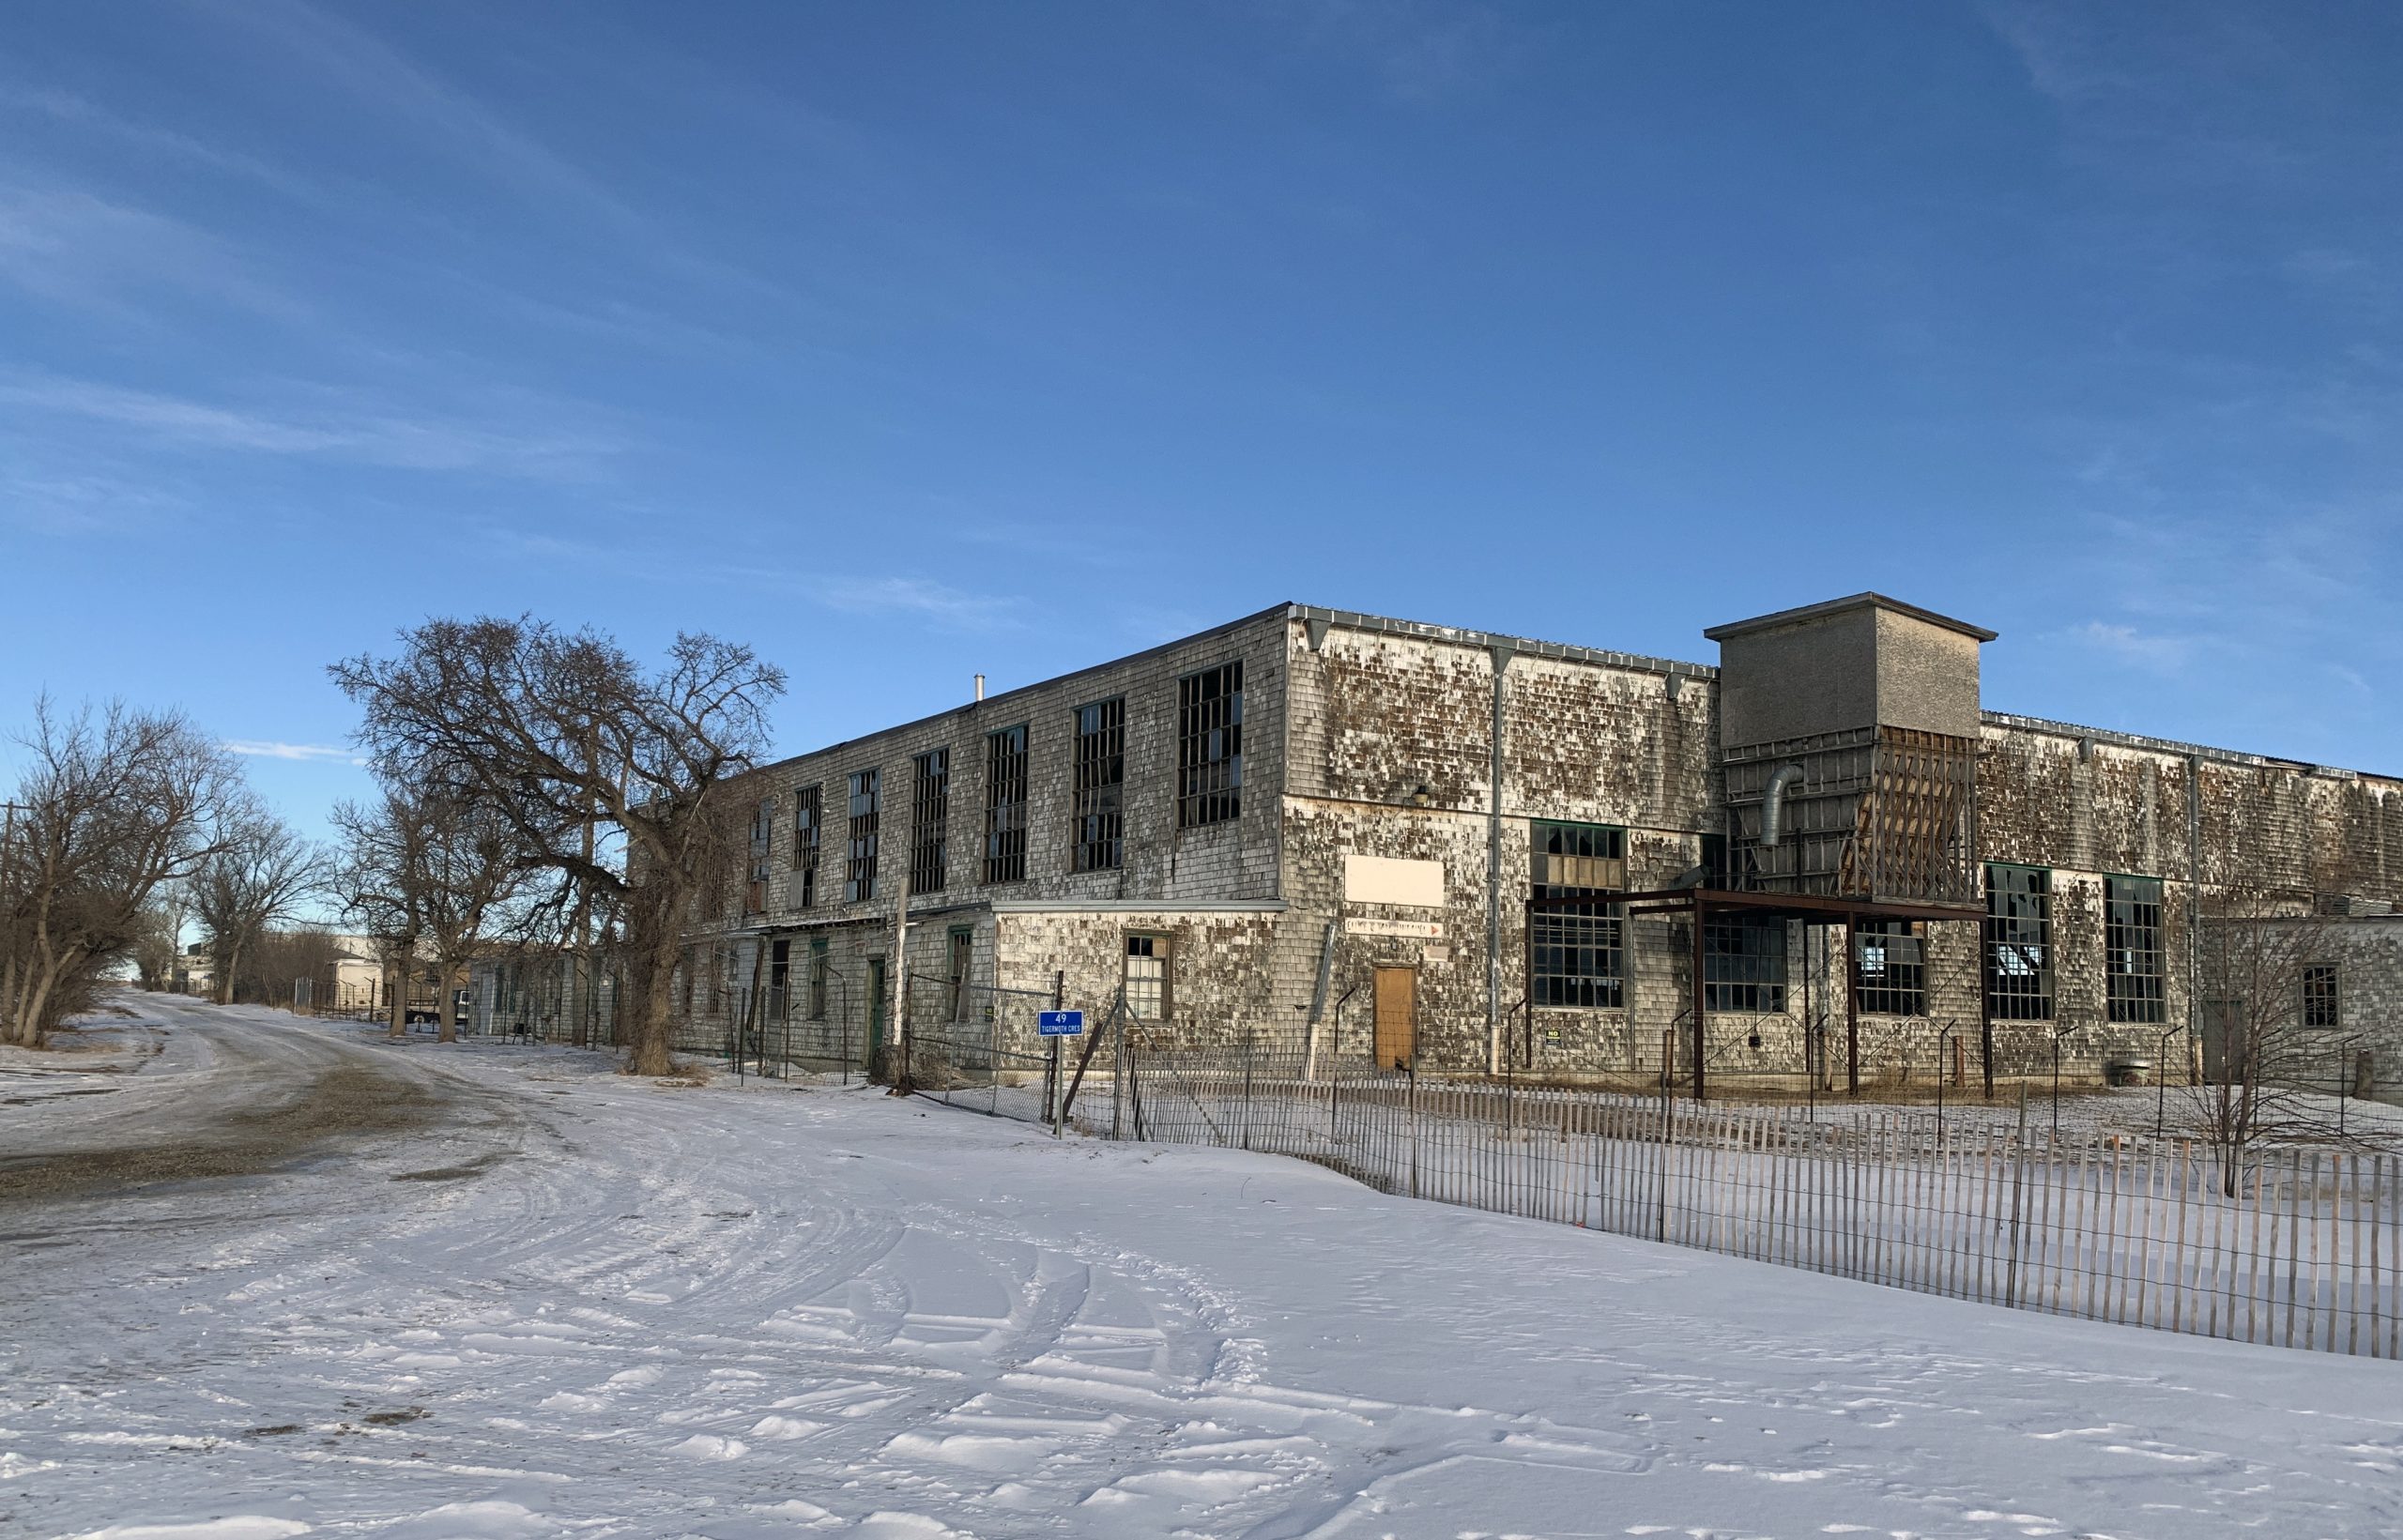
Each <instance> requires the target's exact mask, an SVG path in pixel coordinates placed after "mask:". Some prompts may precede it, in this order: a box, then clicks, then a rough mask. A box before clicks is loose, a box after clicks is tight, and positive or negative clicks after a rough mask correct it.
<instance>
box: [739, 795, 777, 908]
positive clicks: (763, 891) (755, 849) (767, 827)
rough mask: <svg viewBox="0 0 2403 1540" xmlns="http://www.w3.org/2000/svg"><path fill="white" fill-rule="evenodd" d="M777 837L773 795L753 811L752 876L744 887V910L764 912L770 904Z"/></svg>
mask: <svg viewBox="0 0 2403 1540" xmlns="http://www.w3.org/2000/svg"><path fill="white" fill-rule="evenodd" d="M775 838H776V800H775V799H774V798H773V797H770V798H768V799H766V800H763V801H761V802H760V803H759V805H758V807H756V808H753V809H752V810H751V878H750V880H749V881H748V882H747V883H745V884H744V885H743V889H742V912H743V913H745V914H761V913H764V912H766V910H767V907H768V877H769V874H770V873H771V872H772V871H773V869H774V868H773V861H771V859H770V852H771V851H772V850H773V847H774V845H775Z"/></svg>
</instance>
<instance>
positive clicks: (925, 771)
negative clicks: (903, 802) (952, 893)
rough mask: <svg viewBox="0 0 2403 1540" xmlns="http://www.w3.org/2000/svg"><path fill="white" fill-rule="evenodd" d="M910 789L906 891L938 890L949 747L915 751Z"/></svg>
mask: <svg viewBox="0 0 2403 1540" xmlns="http://www.w3.org/2000/svg"><path fill="white" fill-rule="evenodd" d="M916 771H917V773H916V774H915V775H914V776H913V777H912V778H911V791H910V891H911V892H913V893H930V892H939V891H940V890H941V887H942V878H943V864H944V862H943V837H944V833H945V831H946V829H947V827H948V826H949V824H950V822H951V751H950V750H949V749H928V750H927V751H926V753H924V754H922V755H918V757H917V761H916Z"/></svg>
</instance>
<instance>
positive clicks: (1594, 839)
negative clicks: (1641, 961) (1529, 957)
mask: <svg viewBox="0 0 2403 1540" xmlns="http://www.w3.org/2000/svg"><path fill="white" fill-rule="evenodd" d="M1531 835H1532V839H1533V849H1532V851H1531V852H1530V856H1531V865H1532V871H1531V874H1530V875H1531V876H1532V877H1533V879H1534V881H1533V884H1532V887H1531V892H1533V893H1534V895H1535V896H1536V897H1538V898H1542V899H1553V900H1561V901H1564V902H1561V903H1558V904H1556V905H1554V906H1553V907H1545V908H1539V909H1537V910H1536V911H1535V912H1534V917H1533V920H1532V922H1531V924H1532V927H1533V934H1532V935H1531V936H1530V938H1529V944H1530V945H1531V946H1532V947H1533V948H1534V949H1535V957H1534V964H1535V966H1534V970H1533V971H1534V989H1535V1003H1536V1004H1538V1005H1549V1006H1567V1007H1570V1008H1574V1009H1580V1010H1616V1009H1617V1008H1618V1007H1619V1006H1620V1005H1622V1004H1624V1003H1626V992H1627V946H1626V936H1625V927H1626V922H1625V920H1624V919H1623V918H1622V917H1621V916H1622V913H1623V911H1622V910H1621V909H1620V908H1619V907H1618V906H1617V905H1615V904H1611V903H1605V902H1600V901H1599V900H1600V899H1601V897H1602V895H1603V894H1605V893H1610V892H1620V891H1623V890H1624V889H1625V888H1626V887H1627V831H1626V830H1624V829H1615V828H1611V827H1609V826H1608V825H1604V824H1580V823H1538V824H1536V825H1535V826H1533V829H1532V831H1531ZM1586 899H1593V900H1596V902H1592V903H1586V902H1582V900H1586ZM1568 901H1578V902H1568Z"/></svg>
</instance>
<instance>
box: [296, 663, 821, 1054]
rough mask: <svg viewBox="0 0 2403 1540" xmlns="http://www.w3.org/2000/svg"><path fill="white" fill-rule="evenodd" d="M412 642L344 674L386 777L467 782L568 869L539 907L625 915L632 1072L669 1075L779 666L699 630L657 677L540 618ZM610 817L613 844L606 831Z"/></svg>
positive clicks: (553, 862) (540, 859)
mask: <svg viewBox="0 0 2403 1540" xmlns="http://www.w3.org/2000/svg"><path fill="white" fill-rule="evenodd" d="M401 643H402V648H401V651H400V653H399V655H398V656H396V657H392V658H389V659H377V658H371V657H366V656H361V657H359V658H355V659H351V660H349V661H347V662H344V663H337V664H335V665H334V666H333V668H332V669H331V671H330V672H331V673H332V675H333V678H334V680H335V682H336V683H338V684H339V685H341V686H342V688H343V690H344V692H345V693H346V694H349V696H350V697H351V699H353V700H354V701H356V702H358V703H359V705H360V707H361V708H362V709H363V710H364V712H365V718H366V720H365V722H364V724H362V726H361V727H360V733H359V740H360V742H361V743H362V744H363V745H364V746H366V747H367V748H368V749H369V750H370V751H371V752H372V753H373V755H375V762H376V764H377V766H378V768H379V770H381V771H382V772H383V774H384V775H385V777H386V778H387V779H388V780H390V781H392V782H395V783H398V784H402V785H440V786H455V787H460V788H462V789H464V790H467V791H471V792H472V794H473V796H474V798H475V799H476V800H478V801H480V802H482V803H484V804H486V805H488V806H489V807H491V808H492V809H493V810H494V811H496V812H497V814H498V815H499V816H500V817H501V818H503V819H504V820H505V821H506V823H507V824H508V826H509V828H510V830H511V831H512V833H513V836H514V837H515V838H516V839H517V840H518V841H520V842H522V844H523V845H524V846H525V847H526V849H527V851H528V859H529V860H530V861H533V862H535V863H538V864H539V865H540V866H542V867H543V868H544V869H545V870H547V871H549V872H551V873H552V874H554V876H555V878H556V880H555V881H554V882H553V883H552V884H551V886H550V889H549V891H548V892H547V893H545V894H543V895H542V896H541V898H540V901H539V903H538V904H537V905H536V907H537V908H538V909H540V908H550V909H555V910H559V911H566V910H569V909H573V908H574V907H576V906H578V905H579V904H585V903H597V904H600V905H602V906H605V907H608V908H611V909H613V910H614V911H615V912H616V913H617V914H618V916H619V917H620V922H621V923H622V925H623V927H624V930H623V936H624V949H625V957H626V962H627V972H628V975H629V978H628V983H629V986H630V987H629V988H628V990H627V994H628V995H629V996H631V997H632V998H631V999H630V1000H628V1001H626V1002H625V1005H627V1006H630V1007H631V1009H628V1010H627V1011H626V1016H627V1023H626V1025H627V1029H628V1031H627V1040H628V1059H627V1068H628V1069H629V1070H631V1071H632V1072H633V1073H635V1074H637V1075H664V1074H666V1073H668V1071H669V1070H670V1069H671V1068H672V1060H671V1058H670V1055H669V1052H668V1047H669V1031H670V1022H671V1017H670V1014H669V1013H670V1006H671V1000H670V993H671V981H672V979H673V977H674V974H675V968H676V964H677V960H678V955H679V950H680V943H681V938H682V932H683V929H684V926H685V924H686V923H687V922H688V921H689V920H690V919H691V918H693V909H694V905H695V904H696V901H697V900H699V899H700V898H701V897H702V896H703V895H704V894H705V893H707V892H709V890H710V889H712V887H713V886H714V885H715V884H716V883H717V882H718V881H720V880H721V879H722V874H723V873H724V871H725V869H726V866H727V862H728V861H729V860H730V859H731V852H732V850H733V847H734V843H735V842H734V841H733V839H732V838H731V837H730V836H731V829H730V826H731V825H732V824H733V823H734V822H735V821H736V819H735V817H734V816H733V815H732V810H731V809H729V808H728V806H727V801H728V798H729V796H730V793H728V792H727V790H725V789H724V787H723V783H724V782H725V781H726V779H727V777H729V776H732V775H736V774H739V773H741V772H742V771H743V770H748V769H750V768H751V766H752V765H753V764H755V763H756V762H757V761H758V757H759V755H761V753H762V752H763V751H764V749H765V747H766V743H767V719H766V709H767V706H768V704H769V702H771V701H773V699H774V698H775V697H776V696H777V695H779V694H782V693H783V691H784V683H785V679H784V673H783V671H782V670H781V669H778V668H776V667H775V666H773V664H770V663H763V662H761V661H760V660H759V659H758V657H757V656H756V655H755V654H753V652H752V651H751V649H750V648H745V647H741V646H738V645H736V644H733V643H729V642H723V641H720V640H718V639H716V638H714V637H710V636H701V635H680V636H679V637H678V638H677V639H676V642H675V645H674V646H673V647H672V648H670V649H669V651H668V655H667V660H666V663H665V665H664V666H662V667H660V668H658V669H655V670H646V669H644V668H642V667H641V666H640V665H639V664H637V663H635V660H634V659H633V658H632V657H631V656H629V655H628V654H627V653H626V652H625V651H624V650H623V649H622V648H620V647H619V646H618V645H617V644H616V643H615V642H614V641H612V640H610V639H609V638H608V637H606V636H605V635H602V634H601V633H597V632H593V631H590V630H585V631H579V632H575V633H562V632H559V631H557V630H555V629H553V628H552V627H550V626H548V625H546V624H544V623H543V622H541V621H538V620H535V619H532V618H519V619H515V620H503V619H493V618H483V619H477V620H466V621H461V620H434V621H429V622H427V623H426V624H425V625H423V626H421V627H419V628H418V629H417V630H415V631H413V632H408V633H404V634H403V636H402V638H401ZM596 824H598V825H602V826H605V827H606V828H607V829H609V830H612V831H615V837H614V839H611V840H603V841H595V840H593V839H592V838H591V837H590V833H589V831H591V830H592V829H593V828H594V826H595V825H596Z"/></svg>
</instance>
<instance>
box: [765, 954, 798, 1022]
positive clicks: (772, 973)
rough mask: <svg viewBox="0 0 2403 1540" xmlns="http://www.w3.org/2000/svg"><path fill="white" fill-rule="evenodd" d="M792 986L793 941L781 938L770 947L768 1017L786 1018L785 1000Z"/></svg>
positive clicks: (779, 1019) (778, 1019) (780, 1019)
mask: <svg viewBox="0 0 2403 1540" xmlns="http://www.w3.org/2000/svg"><path fill="white" fill-rule="evenodd" d="M791 986H792V942H791V941H789V940H779V941H776V942H774V943H773V944H772V945H771V946H770V947H769V949H768V1019H769V1020H770V1021H782V1020H784V1019H785V1000H786V997H787V995H788V991H789V990H790V988H791Z"/></svg>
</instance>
